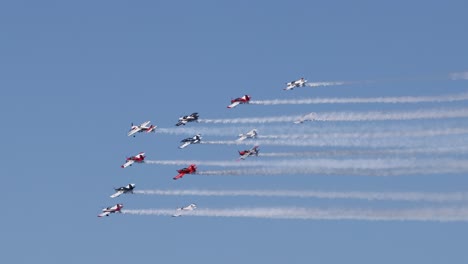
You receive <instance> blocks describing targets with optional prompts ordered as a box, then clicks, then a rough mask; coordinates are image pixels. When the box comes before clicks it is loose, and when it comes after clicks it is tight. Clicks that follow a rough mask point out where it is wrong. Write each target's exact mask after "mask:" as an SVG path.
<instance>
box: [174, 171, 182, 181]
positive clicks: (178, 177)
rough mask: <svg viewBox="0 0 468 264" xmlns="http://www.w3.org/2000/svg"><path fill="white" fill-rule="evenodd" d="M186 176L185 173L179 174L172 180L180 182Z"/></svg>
mask: <svg viewBox="0 0 468 264" xmlns="http://www.w3.org/2000/svg"><path fill="white" fill-rule="evenodd" d="M184 175H185V173H184V172H181V173H179V175H177V176H175V177H174V178H172V179H174V180H178V179H180V178H182V177H184Z"/></svg>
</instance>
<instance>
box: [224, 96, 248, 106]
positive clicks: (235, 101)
mask: <svg viewBox="0 0 468 264" xmlns="http://www.w3.org/2000/svg"><path fill="white" fill-rule="evenodd" d="M249 101H250V96H248V95H244V96H242V97H238V98H236V99H232V100H231V104H230V105H228V107H227V108H234V107H236V106H238V105H239V104H248V103H249Z"/></svg>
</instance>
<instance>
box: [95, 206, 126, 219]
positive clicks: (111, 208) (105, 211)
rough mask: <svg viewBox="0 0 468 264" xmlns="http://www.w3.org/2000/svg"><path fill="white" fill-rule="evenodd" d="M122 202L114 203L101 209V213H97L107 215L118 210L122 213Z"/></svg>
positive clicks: (100, 215) (99, 215)
mask: <svg viewBox="0 0 468 264" xmlns="http://www.w3.org/2000/svg"><path fill="white" fill-rule="evenodd" d="M122 208H123V204H116V205H114V206H109V207H106V208H104V209H102V213H100V214H98V217H103V216H109V215H110V214H113V213H116V212H119V213H122V211H121V210H122Z"/></svg>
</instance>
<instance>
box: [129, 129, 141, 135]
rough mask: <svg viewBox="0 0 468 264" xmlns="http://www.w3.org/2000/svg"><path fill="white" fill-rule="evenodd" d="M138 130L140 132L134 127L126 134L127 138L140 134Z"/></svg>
mask: <svg viewBox="0 0 468 264" xmlns="http://www.w3.org/2000/svg"><path fill="white" fill-rule="evenodd" d="M140 130H141V128H139V127H135V128H134V129H132V130H130V131H129V132H128V134H127V136H129V137H130V136H133V135H134V134H136V133H138V132H140Z"/></svg>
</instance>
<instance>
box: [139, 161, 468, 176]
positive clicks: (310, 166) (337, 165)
mask: <svg viewBox="0 0 468 264" xmlns="http://www.w3.org/2000/svg"><path fill="white" fill-rule="evenodd" d="M146 163H148V164H160V165H187V164H190V163H194V164H197V165H206V166H221V167H256V168H260V169H254V170H253V171H265V172H266V173H269V172H268V171H270V170H271V171H281V170H286V171H288V172H290V171H296V170H298V171H301V170H305V171H306V173H309V172H311V171H314V170H322V169H325V170H327V169H338V170H385V169H404V168H408V169H411V168H433V167H442V166H444V167H446V168H456V169H460V170H463V169H468V164H467V162H466V160H463V159H462V160H457V159H376V158H373V159H356V158H355V159H295V160H277V161H275V162H271V160H260V161H257V160H249V161H244V162H236V161H193V160H191V161H185V160H165V161H164V160H161V161H158V160H152V161H146ZM261 167H265V168H261ZM247 171H248V172H250V171H251V170H247ZM236 172H237V173H243V172H244V170H236ZM207 173H208V172H200V173H199V174H205V175H207Z"/></svg>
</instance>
